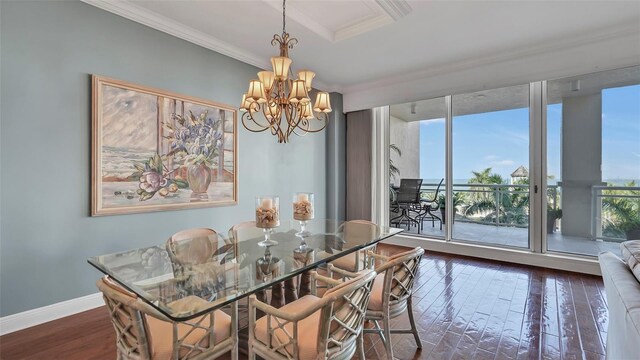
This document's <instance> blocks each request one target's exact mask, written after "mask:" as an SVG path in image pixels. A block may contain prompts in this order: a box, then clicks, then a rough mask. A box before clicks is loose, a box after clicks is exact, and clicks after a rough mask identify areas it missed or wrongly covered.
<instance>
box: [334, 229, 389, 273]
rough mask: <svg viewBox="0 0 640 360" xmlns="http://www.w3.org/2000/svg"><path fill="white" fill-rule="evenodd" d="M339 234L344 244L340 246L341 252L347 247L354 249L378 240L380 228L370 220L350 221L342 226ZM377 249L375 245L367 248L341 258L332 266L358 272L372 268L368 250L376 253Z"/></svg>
mask: <svg viewBox="0 0 640 360" xmlns="http://www.w3.org/2000/svg"><path fill="white" fill-rule="evenodd" d="M337 233H338V235H339V237H340V240H341V241H343V242H344V243H342V244H340V248H339V250H342V249H343V248H344V247H345V246H346V247H353V246H357V245H360V244H362V243H363V242H367V241H371V239H374V238H377V237H378V236H379V235H380V228H379V227H378V225H376V224H374V223H373V222H371V221H368V220H349V221H345V222H344V223H343V224H341V225H340V227H339V228H338V231H337ZM375 248H376V245H375V244H374V245H371V246H368V247H365V248H363V249H362V250H359V251H355V252H352V253H351V254H347V255H345V256H342V257H339V258H338V259H336V260H334V261H333V262H332V264H333V265H334V266H336V267H337V268H339V269H343V270H347V271H351V272H358V271H360V270H363V269H366V268H367V267H370V266H371V262H370V260H369V258H368V257H367V250H372V251H375Z"/></svg>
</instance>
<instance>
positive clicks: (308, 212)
mask: <svg viewBox="0 0 640 360" xmlns="http://www.w3.org/2000/svg"><path fill="white" fill-rule="evenodd" d="M313 206H314V199H313V193H308V192H298V193H295V194H293V219H294V220H298V221H299V222H300V231H299V232H298V233H296V235H297V236H309V235H310V233H309V232H308V231H307V229H306V228H307V220H311V219H313V215H314V214H313V213H314V208H313Z"/></svg>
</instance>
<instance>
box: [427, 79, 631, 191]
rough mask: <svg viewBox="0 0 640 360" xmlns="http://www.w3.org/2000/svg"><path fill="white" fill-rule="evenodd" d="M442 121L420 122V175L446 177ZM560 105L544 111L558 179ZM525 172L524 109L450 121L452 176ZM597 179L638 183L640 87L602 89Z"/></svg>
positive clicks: (550, 167)
mask: <svg viewBox="0 0 640 360" xmlns="http://www.w3.org/2000/svg"><path fill="white" fill-rule="evenodd" d="M444 125H445V124H444V119H436V120H428V121H422V122H421V123H420V154H421V156H420V176H421V177H422V178H423V179H440V178H442V177H444V173H445V162H444V159H445V144H444V141H445V126H444ZM561 137H562V104H561V103H560V104H553V105H549V106H548V108H547V146H548V147H547V162H548V164H547V171H548V174H549V175H553V180H551V181H550V182H551V183H553V182H555V181H559V180H561V171H560V170H561ZM520 165H524V166H525V167H526V168H529V109H528V108H522V109H513V110H505V111H496V112H489V113H482V114H472V115H464V116H454V118H453V178H454V179H455V182H459V181H463V180H466V179H468V178H470V177H471V176H473V175H472V173H471V172H472V171H479V170H482V169H484V168H487V167H491V168H492V169H493V172H496V173H498V174H500V175H502V176H503V177H504V178H505V179H509V178H510V174H511V173H512V172H513V171H514V170H515V169H516V168H518V166H520ZM602 177H603V179H604V180H619V179H625V180H626V179H640V85H634V86H626V87H620V88H611V89H604V90H603V91H602Z"/></svg>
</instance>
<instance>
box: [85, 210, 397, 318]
mask: <svg viewBox="0 0 640 360" xmlns="http://www.w3.org/2000/svg"><path fill="white" fill-rule="evenodd" d="M401 232H402V230H401V229H397V228H391V227H384V226H377V225H374V224H372V223H369V222H363V221H335V220H319V219H318V220H310V221H307V222H306V226H305V229H301V227H300V224H299V222H297V221H291V222H283V224H282V225H281V226H279V227H278V228H275V229H270V230H269V229H261V228H257V227H256V226H255V223H253V222H247V223H241V224H239V225H236V226H235V227H234V228H232V229H231V230H229V233H228V234H225V235H223V234H220V233H218V234H216V233H214V232H212V231H210V230H208V229H193V230H190V231H188V232H182V233H178V234H176V235H174V236H173V237H172V238H171V239H170V240H169V241H167V242H166V243H165V244H161V245H157V246H151V247H147V248H141V249H135V250H130V251H124V252H120V253H114V254H108V255H100V256H95V257H91V258H89V259H88V262H89V263H90V264H91V265H93V266H94V267H96V268H97V269H98V270H100V271H101V272H103V273H105V274H107V275H109V276H110V277H111V278H112V279H114V280H115V281H117V282H118V283H120V284H121V285H122V286H124V287H125V288H127V289H129V290H130V291H132V292H134V293H135V294H137V295H138V296H139V297H140V298H141V299H143V300H144V301H146V302H147V303H149V304H150V305H152V306H153V307H155V308H156V309H158V310H159V311H160V312H161V313H163V314H164V315H166V316H167V317H168V318H170V319H172V320H175V321H184V320H189V319H192V318H195V317H197V316H201V315H203V314H205V313H207V312H209V311H211V310H214V309H218V308H220V307H222V306H225V305H227V304H229V303H231V302H233V301H236V300H238V299H241V298H243V297H246V296H248V295H250V294H253V293H256V292H258V291H262V290H264V289H267V288H270V287H272V286H274V285H275V284H277V283H280V282H282V281H284V280H287V279H291V278H293V277H295V276H297V275H300V274H302V273H304V272H305V271H307V270H311V269H313V268H315V267H317V266H318V265H321V264H323V263H326V262H329V261H332V260H335V259H337V258H339V257H342V256H345V255H347V254H350V253H353V252H355V251H358V250H360V249H362V248H365V247H367V246H369V245H373V244H376V243H377V242H379V241H381V240H384V239H386V238H388V237H391V236H393V235H396V234H399V233H401ZM266 238H267V240H270V241H267V242H265V239H266ZM273 243H277V244H273ZM269 244H273V245H271V246H264V245H269ZM301 286H302V285H301Z"/></svg>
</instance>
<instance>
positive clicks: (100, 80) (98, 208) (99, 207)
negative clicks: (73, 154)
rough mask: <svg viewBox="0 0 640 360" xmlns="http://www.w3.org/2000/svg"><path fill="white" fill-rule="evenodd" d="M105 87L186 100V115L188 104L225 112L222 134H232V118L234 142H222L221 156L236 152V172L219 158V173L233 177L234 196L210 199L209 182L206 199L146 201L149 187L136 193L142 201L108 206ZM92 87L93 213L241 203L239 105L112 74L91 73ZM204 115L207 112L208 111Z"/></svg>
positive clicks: (115, 213)
mask: <svg viewBox="0 0 640 360" xmlns="http://www.w3.org/2000/svg"><path fill="white" fill-rule="evenodd" d="M105 86H107V87H113V88H116V89H121V90H123V91H133V92H135V93H136V94H143V95H145V96H155V97H156V98H157V99H160V98H162V99H170V100H173V101H174V104H175V102H177V101H180V102H182V112H183V114H182V115H183V116H184V115H185V114H184V109H185V104H188V105H191V106H197V107H199V108H207V109H209V108H211V109H216V110H219V112H220V113H221V114H222V113H224V114H225V115H221V116H222V117H223V121H222V125H221V127H222V137H224V138H227V135H228V132H227V131H226V129H227V128H228V127H229V126H228V120H232V125H231V128H232V142H233V144H232V149H231V150H227V148H226V147H225V145H224V141H223V142H222V144H223V145H222V146H220V148H219V149H218V152H220V151H221V152H222V153H223V155H222V157H221V158H220V159H223V158H224V153H226V152H231V153H232V155H233V162H232V165H231V167H232V174H231V175H229V174H228V171H227V170H226V163H225V162H224V161H223V160H218V162H219V163H222V165H220V167H219V168H218V169H217V170H218V174H221V175H219V176H223V177H225V178H227V179H228V178H231V183H232V185H231V186H232V189H231V190H230V194H226V195H227V197H229V196H230V198H225V199H219V200H215V199H214V200H211V199H208V197H207V193H208V189H209V188H210V185H209V184H207V185H206V188H205V195H204V196H205V197H207V200H202V199H198V200H193V195H192V196H191V200H189V202H185V199H180V201H177V202H175V203H162V204H158V203H155V204H151V203H149V204H147V203H145V202H144V201H143V200H142V198H143V196H142V195H140V192H142V193H143V194H145V196H146V197H148V196H149V194H150V193H147V192H146V191H147V190H149V189H146V190H140V189H136V190H137V193H136V194H135V195H136V196H139V199H140V201H138V202H137V203H136V202H133V201H132V202H131V205H118V206H105V197H104V193H105V191H104V184H105V182H104V181H103V175H104V172H103V170H104V162H103V152H104V139H103V135H104V134H105V128H104V126H105V119H104V116H103V108H104V101H105V99H104V94H103V90H104V89H106V87H105ZM91 90H92V93H91V126H92V128H91V216H104V215H123V214H134V213H146V212H158V211H171V210H184V209H197V208H209V207H217V206H232V205H237V204H238V114H237V108H236V107H233V106H230V105H226V104H222V103H218V102H214V101H209V100H205V99H201V98H197V97H193V96H187V95H182V94H177V93H173V92H169V91H165V90H162V89H157V88H152V87H148V86H143V85H138V84H134V83H130V82H127V81H122V80H117V79H112V78H109V77H105V76H100V75H95V74H93V75H92V76H91ZM158 101H159V100H158ZM158 109H159V108H158ZM157 111H158V115H157V116H158V123H157V129H158V130H157V133H158V135H157V143H158V145H157V147H158V149H160V147H161V145H160V144H161V143H162V141H164V140H163V136H162V132H163V131H165V130H164V126H163V125H164V122H163V123H161V121H162V120H160V113H161V110H157ZM207 111H208V110H207ZM189 113H191V111H189ZM229 113H230V114H231V116H230V119H228V120H227V119H226V118H227V116H226V114H229ZM176 114H177V111H176V112H175V113H174V114H171V115H172V116H174V117H175V116H176ZM204 114H206V112H205V113H204ZM187 116H188V115H187ZM202 116H204V115H202ZM197 118H199V117H197ZM185 119H186V117H185ZM209 120H210V119H209ZM187 121H188V120H187ZM174 125H175V124H174ZM219 126H220V125H219ZM157 153H158V154H159V153H160V150H158V151H157ZM216 156H220V155H216ZM162 157H164V154H162ZM150 160H152V159H150ZM160 164H161V165H160V169H162V166H163V165H162V164H163V160H161V161H160ZM181 166H182V167H186V166H185V165H181ZM216 166H217V165H216ZM134 170H135V169H134ZM181 170H182V169H181ZM215 170H216V169H213V170H211V169H210V173H209V177H210V178H211V177H213V175H212V172H213V171H215ZM141 171H143V170H141ZM163 176H164V175H163ZM139 181H140V182H141V183H142V182H143V181H142V180H139ZM170 181H171V180H170ZM176 181H178V180H176ZM180 181H181V183H180V184H183V183H184V182H185V181H182V180H180ZM130 182H132V181H130ZM133 182H135V181H133ZM210 182H211V183H214V181H213V180H210ZM228 182H229V181H226V182H225V184H228ZM129 186H131V184H129ZM189 186H191V185H189ZM142 187H143V186H142V184H141V185H140V188H142ZM151 190H154V189H151ZM160 190H162V189H160ZM171 190H173V188H171ZM182 190H183V189H182V188H180V189H178V190H177V191H176V193H175V194H169V195H176V194H178V193H183V191H182ZM129 191H131V190H129ZM156 191H157V190H156ZM191 191H193V192H195V190H191ZM165 192H166V191H165ZM227 193H228V191H227ZM155 194H156V192H155V191H154V192H153V194H152V195H151V198H153V197H155ZM160 194H162V192H160ZM163 200H166V199H164V198H163Z"/></svg>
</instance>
